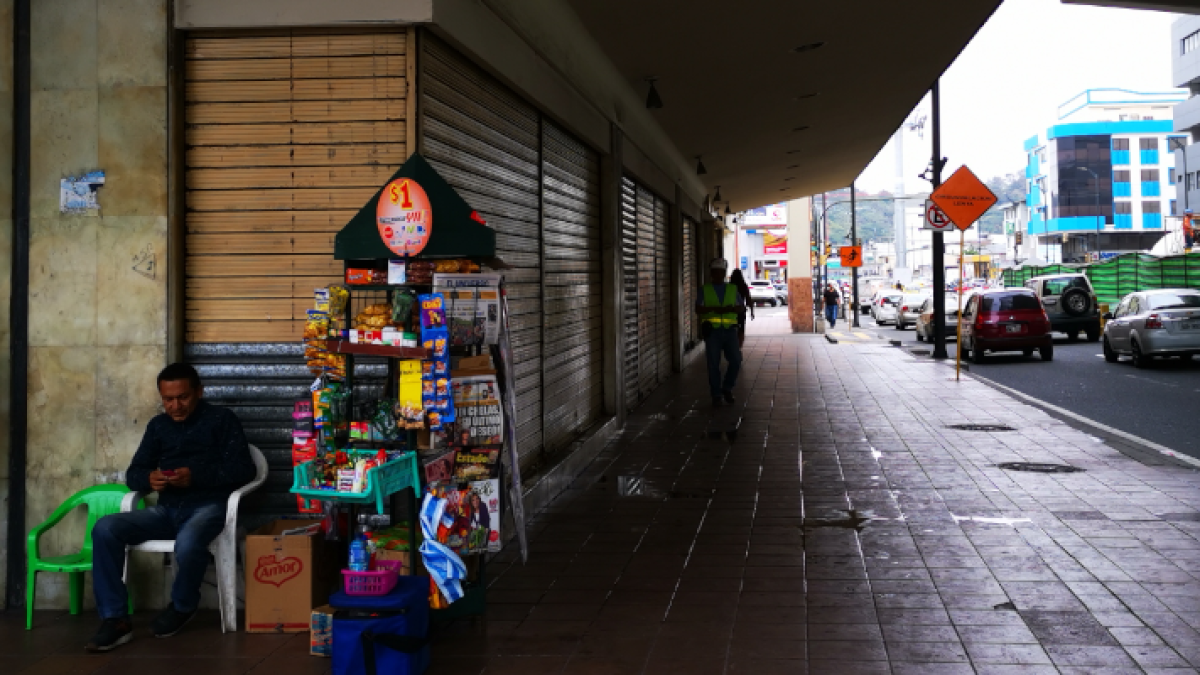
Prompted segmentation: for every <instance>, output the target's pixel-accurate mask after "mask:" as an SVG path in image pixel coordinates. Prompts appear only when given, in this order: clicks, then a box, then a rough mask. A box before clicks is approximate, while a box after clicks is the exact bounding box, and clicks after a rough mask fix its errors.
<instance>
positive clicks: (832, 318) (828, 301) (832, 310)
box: [824, 281, 842, 328]
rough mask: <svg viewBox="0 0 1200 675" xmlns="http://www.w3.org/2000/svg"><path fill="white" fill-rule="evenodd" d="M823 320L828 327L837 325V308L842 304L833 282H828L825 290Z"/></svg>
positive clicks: (839, 293) (840, 296)
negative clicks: (826, 322)
mask: <svg viewBox="0 0 1200 675" xmlns="http://www.w3.org/2000/svg"><path fill="white" fill-rule="evenodd" d="M824 299H825V320H826V321H828V322H829V327H830V328H833V327H834V326H836V325H837V316H838V306H839V305H841V304H842V294H841V292H839V291H838V289H837V288H835V287H834V285H833V282H832V281H831V282H829V288H826V289H825V298H824Z"/></svg>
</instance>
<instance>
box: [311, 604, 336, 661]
mask: <svg viewBox="0 0 1200 675" xmlns="http://www.w3.org/2000/svg"><path fill="white" fill-rule="evenodd" d="M308 631H309V637H308V653H309V654H311V655H313V656H324V657H327V658H328V657H332V656H333V608H332V607H330V606H329V605H321V606H320V607H318V608H316V609H314V610H313V611H312V621H311V623H310V624H309V628H308Z"/></svg>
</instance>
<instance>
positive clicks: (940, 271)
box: [930, 80, 962, 359]
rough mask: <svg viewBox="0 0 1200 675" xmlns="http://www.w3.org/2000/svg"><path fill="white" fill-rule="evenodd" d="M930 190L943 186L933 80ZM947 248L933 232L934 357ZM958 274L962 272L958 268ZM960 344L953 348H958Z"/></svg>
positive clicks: (942, 315) (939, 345)
mask: <svg viewBox="0 0 1200 675" xmlns="http://www.w3.org/2000/svg"><path fill="white" fill-rule="evenodd" d="M932 98H933V162H932V163H931V164H930V168H932V169H933V181H932V182H933V190H934V191H935V192H936V191H937V189H938V188H939V187H941V186H942V163H943V162H942V106H941V97H940V95H939V94H938V81H937V80H934V81H933V97H932ZM945 256H946V246H945V242H944V241H943V239H942V233H941V232H934V233H933V358H935V359H944V358H947V356H948V355H947V354H946V260H945ZM958 272H959V275H960V276H961V275H962V270H961V269H959V271H958ZM959 347H960V345H955V349H958V348H959Z"/></svg>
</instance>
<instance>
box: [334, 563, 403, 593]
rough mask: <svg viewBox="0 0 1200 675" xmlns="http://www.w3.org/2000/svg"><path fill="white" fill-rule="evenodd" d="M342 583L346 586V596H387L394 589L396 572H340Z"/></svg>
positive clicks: (391, 570) (386, 570)
mask: <svg viewBox="0 0 1200 675" xmlns="http://www.w3.org/2000/svg"><path fill="white" fill-rule="evenodd" d="M342 581H343V582H344V583H345V585H346V595H387V594H388V593H391V592H392V589H393V588H395V587H396V570H393V569H382V570H377V571H374V572H355V571H352V570H342Z"/></svg>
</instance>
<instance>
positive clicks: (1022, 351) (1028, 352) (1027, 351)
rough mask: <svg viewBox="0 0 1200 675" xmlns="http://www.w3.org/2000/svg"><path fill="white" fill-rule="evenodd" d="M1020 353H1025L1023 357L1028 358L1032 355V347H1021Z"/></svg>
mask: <svg viewBox="0 0 1200 675" xmlns="http://www.w3.org/2000/svg"><path fill="white" fill-rule="evenodd" d="M1021 353H1022V354H1024V355H1025V358H1029V357H1031V356H1033V350H1032V349H1022V350H1021Z"/></svg>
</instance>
